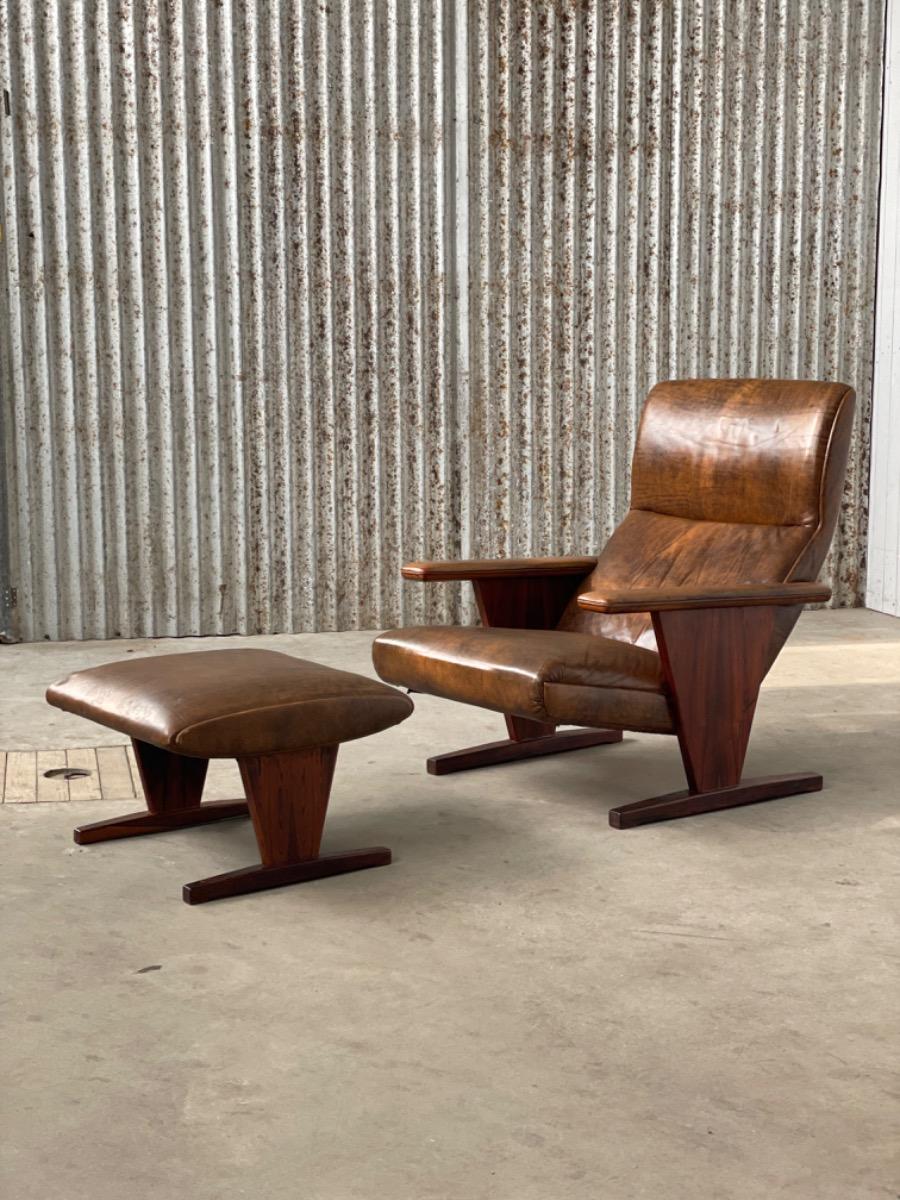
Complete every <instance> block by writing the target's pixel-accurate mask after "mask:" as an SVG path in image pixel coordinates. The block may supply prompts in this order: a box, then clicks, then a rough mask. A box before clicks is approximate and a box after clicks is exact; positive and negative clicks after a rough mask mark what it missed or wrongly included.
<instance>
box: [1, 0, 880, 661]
mask: <svg viewBox="0 0 900 1200" xmlns="http://www.w3.org/2000/svg"><path fill="white" fill-rule="evenodd" d="M883 16H884V6H883V0H860V2H859V3H858V4H854V5H837V6H828V5H822V4H820V3H819V2H818V0H798V2H797V3H796V4H788V3H786V2H785V0H753V2H752V3H748V4H746V5H738V6H734V5H731V4H729V3H728V0H674V2H673V3H663V2H662V0H628V3H627V4H624V5H606V4H603V5H601V4H598V3H597V2H596V0H582V2H579V3H575V2H573V0H562V2H558V0H552V2H551V0H521V3H516V4H512V3H510V0H468V3H467V4H466V5H465V7H464V9H462V10H461V9H460V7H459V6H458V5H453V4H451V3H450V0H426V2H425V3H421V2H419V0H384V3H376V2H375V0H361V3H359V4H356V3H352V2H351V0H338V3H336V4H335V5H332V6H331V7H330V8H329V7H328V6H320V5H310V4H305V3H302V2H301V0H289V2H288V0H285V2H283V3H282V2H280V0H265V2H264V3H261V4H259V5H256V6H252V5H251V6H246V5H243V6H240V7H238V6H236V5H235V4H234V0H222V2H221V3H219V2H216V3H207V2H205V0H201V2H200V3H198V4H196V5H195V4H190V5H187V4H184V3H183V2H182V0H160V2H157V0H146V2H145V0H139V2H138V3H135V0H121V3H118V4H116V5H115V6H111V5H108V4H100V5H88V4H85V3H84V2H83V0H73V3H72V4H70V5H65V6H62V7H58V8H54V7H53V6H52V5H51V6H49V7H48V6H46V5H39V4H38V3H37V0H21V2H20V3H18V4H16V5H6V6H4V7H3V9H2V11H0V46H2V53H0V69H2V73H3V81H4V86H7V84H8V85H9V90H10V96H11V107H12V113H11V118H10V119H9V120H8V121H6V120H4V123H3V132H2V136H0V155H2V188H3V213H4V224H5V227H6V228H5V237H4V247H3V250H2V257H0V265H2V286H3V293H4V298H3V312H4V315H5V317H6V320H5V327H4V330H3V331H2V341H0V346H2V351H0V352H2V355H3V363H2V371H3V381H4V388H5V395H4V402H5V403H6V411H5V413H4V430H5V432H6V451H7V470H8V475H9V485H8V490H9V495H10V499H11V509H12V512H13V516H12V518H11V522H12V524H11V528H10V534H9V537H10V544H11V553H12V556H13V560H14V578H13V579H12V580H11V582H12V583H14V584H15V585H16V586H17V587H18V588H19V593H20V597H21V604H22V621H21V624H22V632H23V634H24V635H25V636H26V637H44V636H52V637H55V636H60V635H62V634H71V635H73V636H102V635H104V634H107V635H114V634H116V633H121V634H125V635H128V634H132V635H133V634H141V633H156V634H164V633H182V634H186V633H195V632H203V633H217V632H246V631H253V630H257V629H262V630H266V631H269V630H277V629H283V628H323V629H325V628H334V627H336V626H343V627H347V626H354V625H356V626H358V625H370V626H371V625H376V626H379V625H387V624H394V623H396V622H398V621H400V620H401V619H403V618H404V617H405V619H407V620H412V621H419V620H423V619H425V618H426V617H427V618H429V619H438V620H447V619H453V618H455V617H456V616H458V615H459V614H460V613H461V612H466V611H468V609H466V608H461V607H460V603H459V597H458V593H457V592H456V590H451V589H443V588H433V589H424V588H415V587H409V588H404V587H403V586H402V585H401V583H400V581H399V578H398V574H397V569H398V567H399V565H400V564H401V562H402V561H403V560H404V559H405V558H412V557H418V556H423V555H442V554H451V553H456V552H457V551H458V549H459V548H460V547H462V549H463V551H464V552H469V553H473V554H476V555H477V554H496V553H505V552H514V553H542V552H554V551H558V550H563V549H579V550H580V549H587V548H588V547H589V546H590V547H591V548H595V547H597V546H598V545H600V544H602V542H603V540H604V538H605V537H606V535H607V534H608V533H609V531H610V529H611V527H612V525H613V523H614V521H615V520H616V519H618V517H620V516H621V512H622V509H623V507H624V504H625V502H626V498H627V494H628V482H629V481H628V473H629V460H630V453H631V445H632V442H633V438H634V429H635V419H636V416H637V413H638V410H639V408H640V404H641V401H642V399H643V396H644V394H645V392H646V389H647V387H648V386H649V385H650V384H651V383H652V382H653V381H654V379H655V378H657V377H659V376H661V375H665V376H673V375H682V376H684V375H689V374H694V373H700V374H722V375H739V374H745V373H757V374H773V375H788V376H791V375H794V376H801V377H810V376H836V377H839V378H843V379H845V380H846V381H847V382H849V383H851V384H853V385H854V386H855V387H856V389H857V392H858V394H859V417H858V421H857V427H856V430H855V433H854V441H853V451H852V459H851V469H850V474H849V476H848V483H847V487H846V490H845V498H844V509H843V513H842V517H841V524H840V531H839V535H838V540H837V543H836V548H835V552H834V555H833V556H832V559H831V560H830V563H829V567H828V572H829V573H830V574H829V576H828V577H829V578H830V579H831V580H832V582H833V583H834V584H835V587H836V597H837V599H838V600H839V601H840V602H844V603H846V602H850V601H852V600H854V599H855V598H857V597H858V596H859V595H860V588H861V579H860V562H861V545H862V537H863V531H864V528H865V519H866V512H865V509H866V472H867V440H866V439H867V436H868V435H867V429H868V410H869V394H868V391H869V385H868V376H869V371H870V363H871V353H872V351H871V320H870V318H869V314H870V310H871V304H872V294H873V281H874V257H873V255H874V250H873V247H874V228H875V203H876V196H875V191H876V184H877V169H876V167H877V130H878V121H879V80H880V62H881V58H880V56H881V39H882V32H883V31H882V21H883ZM451 82H452V86H450V83H451ZM454 120H455V124H454ZM451 131H452V132H451ZM404 608H405V611H404Z"/></svg>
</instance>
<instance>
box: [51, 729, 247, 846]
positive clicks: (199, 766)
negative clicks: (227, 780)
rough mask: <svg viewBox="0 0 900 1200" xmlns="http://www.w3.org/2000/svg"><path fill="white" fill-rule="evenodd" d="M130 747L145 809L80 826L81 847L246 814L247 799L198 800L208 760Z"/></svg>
mask: <svg viewBox="0 0 900 1200" xmlns="http://www.w3.org/2000/svg"><path fill="white" fill-rule="evenodd" d="M132 745H133V746H134V756H135V759H136V760H137V765H138V772H139V774H140V777H141V783H142V785H143V789H144V799H145V800H146V802H147V808H146V811H144V812H136V813H127V814H126V815H124V816H121V817H110V818H109V819H107V820H105V821H94V822H92V823H91V824H90V825H79V826H78V828H77V829H76V830H75V833H74V837H75V841H76V842H77V844H78V845H79V846H89V845H91V844H93V843H96V842H108V841H112V840H114V839H116V838H126V837H141V836H143V835H144V834H148V833H165V832H166V831H168V830H170V829H186V828H188V827H189V826H191V825H205V824H207V823H208V822H209V821H224V820H226V819H228V818H229V817H246V816H247V814H248V810H247V801H246V800H214V801H212V802H210V803H207V804H201V803H200V799H201V796H202V794H203V784H204V781H205V780H206V770H207V767H208V766H209V761H208V759H205V758H187V757H186V756H185V755H183V754H171V753H170V752H169V751H168V750H162V749H160V748H159V746H151V745H150V744H149V742H139V741H133V742H132Z"/></svg>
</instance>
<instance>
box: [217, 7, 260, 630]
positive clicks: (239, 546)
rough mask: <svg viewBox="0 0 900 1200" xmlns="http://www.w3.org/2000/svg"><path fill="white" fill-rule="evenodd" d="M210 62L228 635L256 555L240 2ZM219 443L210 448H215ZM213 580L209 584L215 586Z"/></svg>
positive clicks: (223, 593) (241, 612)
mask: <svg viewBox="0 0 900 1200" xmlns="http://www.w3.org/2000/svg"><path fill="white" fill-rule="evenodd" d="M207 13H208V21H207V28H208V29H209V30H210V33H211V38H210V63H211V64H215V73H214V74H213V73H212V71H211V72H210V74H211V81H210V87H211V92H212V94H213V95H214V97H215V102H214V106H213V109H212V113H211V120H212V130H213V170H212V183H213V188H214V191H215V194H216V196H217V197H218V204H217V206H216V209H215V214H216V220H215V247H216V279H215V288H216V332H217V345H218V353H217V356H216V357H217V370H218V385H219V404H218V409H219V421H220V430H222V433H221V434H220V442H219V446H218V451H217V452H218V453H219V455H220V456H221V462H222V480H223V485H224V486H223V490H222V494H221V499H220V504H219V529H218V536H219V538H220V539H221V545H222V574H221V576H220V577H219V578H218V579H217V580H216V581H215V583H216V588H217V590H218V593H219V613H220V622H221V629H222V632H234V633H246V632H247V631H248V628H250V621H249V617H248V594H247V579H248V569H247V567H248V563H247V559H248V554H247V549H246V529H247V523H246V515H245V514H246V503H245V494H246V480H247V469H246V463H245V459H244V422H245V419H246V418H245V388H244V359H243V348H242V344H241V325H242V313H243V303H242V299H243V287H242V257H241V237H240V199H241V191H242V176H241V171H240V166H239V158H238V123H239V121H240V120H241V119H242V114H241V113H240V112H239V108H238V93H237V76H236V72H235V63H234V48H235V44H236V41H235V22H234V12H233V9H232V0H224V3H223V4H221V5H218V4H217V5H213V6H211V7H210V8H208V10H207ZM215 452H216V451H214V450H213V449H212V448H211V449H210V453H215ZM208 586H209V583H208V582H207V587H208Z"/></svg>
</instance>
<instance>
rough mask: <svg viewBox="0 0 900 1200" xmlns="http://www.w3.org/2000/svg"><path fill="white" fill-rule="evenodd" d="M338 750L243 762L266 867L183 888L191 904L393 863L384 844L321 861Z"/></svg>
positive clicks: (328, 748) (229, 873) (240, 761)
mask: <svg viewBox="0 0 900 1200" xmlns="http://www.w3.org/2000/svg"><path fill="white" fill-rule="evenodd" d="M337 750H338V748H337V746H316V747H314V748H313V749H310V750H301V751H298V752H297V753H292V754H266V755H255V756H252V757H246V758H239V759H238V765H239V766H240V768H241V776H242V778H243V780H244V787H245V789H246V791H247V800H248V802H249V806H250V816H251V818H252V819H253V828H254V830H255V831H256V841H257V843H258V845H259V856H260V859H261V860H262V861H261V865H259V866H253V867H244V868H242V869H241V870H239V871H227V872H226V873H225V874H224V875H212V876H210V877H209V879H198V880H197V881H196V882H194V883H186V884H185V885H184V892H183V895H184V900H185V903H187V904H204V903H205V902H206V901H207V900H221V899H223V898H224V897H226V896H239V895H242V894H243V893H245V892H261V891H265V890H267V889H268V888H275V887H283V886H284V885H285V884H288V883H305V882H306V881H307V880H310V879H323V878H324V877H325V876H327V875H342V874H344V873H346V872H347V871H361V870H363V869H364V868H366V867H383V866H386V865H387V864H388V863H389V862H390V861H391V852H390V850H388V849H387V848H386V847H385V846H374V847H371V848H369V849H367V850H350V851H347V852H346V853H344V854H327V855H325V856H324V857H319V846H320V845H321V842H322V829H323V827H324V825H325V812H326V810H327V808H328V797H329V794H330V792H331V780H332V777H333V775H334V764H335V759H336V758H337Z"/></svg>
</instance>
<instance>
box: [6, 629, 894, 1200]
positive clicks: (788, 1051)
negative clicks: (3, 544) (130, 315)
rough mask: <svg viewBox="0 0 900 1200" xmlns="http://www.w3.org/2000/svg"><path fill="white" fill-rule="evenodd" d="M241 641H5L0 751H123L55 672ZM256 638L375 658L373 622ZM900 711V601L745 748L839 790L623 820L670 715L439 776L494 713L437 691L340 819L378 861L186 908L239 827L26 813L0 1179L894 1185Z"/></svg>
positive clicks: (326, 653)
mask: <svg viewBox="0 0 900 1200" xmlns="http://www.w3.org/2000/svg"><path fill="white" fill-rule="evenodd" d="M239 641H240V639H206V640H204V641H202V642H197V641H180V642H178V643H174V644H173V643H171V642H170V643H166V642H153V643H116V644H111V643H106V644H98V643H93V644H87V643H81V644H70V645H49V644H42V645H28V646H13V647H0V663H2V665H3V668H4V673H3V674H4V683H5V688H4V695H3V697H2V700H0V705H2V708H0V720H2V734H0V748H5V749H29V748H36V749H38V748H42V747H45V746H50V747H53V748H56V747H60V746H64V745H79V746H84V745H88V744H91V740H92V738H93V739H95V740H96V743H97V744H101V745H102V744H109V742H110V737H109V734H108V733H104V732H103V731H102V730H99V729H95V728H93V727H91V726H90V725H88V724H87V723H85V722H82V721H79V720H76V719H73V718H70V717H66V716H65V715H63V714H62V713H58V712H56V711H55V710H51V709H49V708H46V707H45V706H44V705H43V703H42V701H41V699H40V696H41V692H42V689H43V687H44V685H45V684H46V683H47V682H48V681H49V680H52V679H53V678H55V677H56V676H58V675H60V674H63V673H64V672H65V671H67V670H69V669H71V668H74V667H78V666H82V665H87V664H91V663H97V662H102V661H106V660H108V659H110V658H114V657H116V656H118V655H122V654H125V653H128V652H133V653H159V652H166V651H170V650H173V649H174V650H189V649H193V648H203V649H206V648H213V647H215V646H218V645H220V644H231V643H237V642H239ZM254 641H255V643H256V644H259V645H270V646H276V647H283V648H285V649H287V650H289V651H291V652H293V653H297V654H301V655H306V656H309V657H315V658H318V659H321V660H322V661H324V662H328V663H332V664H334V665H336V666H342V667H350V668H353V669H357V670H362V671H368V670H369V660H368V646H369V642H370V637H369V636H368V635H365V634H332V635H317V636H296V637H281V638H259V639H254ZM244 644H246V643H244ZM898 731H900V622H898V621H897V620H894V619H891V618H889V617H883V616H879V615H877V614H873V613H863V612H816V613H810V614H808V615H807V616H805V617H804V618H803V620H802V622H801V624H800V626H799V628H798V630H797V632H796V633H795V635H794V637H793V638H792V640H791V642H790V643H789V644H788V647H787V648H786V650H785V652H784V653H783V655H782V657H781V659H780V660H779V662H778V664H777V666H776V668H775V670H774V671H773V673H772V675H771V676H770V678H769V680H768V681H767V683H766V686H765V690H764V695H763V697H762V699H761V702H760V708H759V715H758V719H757V723H756V728H755V733H754V737H753V741H752V744H751V749H750V755H749V761H748V768H747V769H748V773H749V774H763V773H771V772H777V771H795V770H804V769H819V770H821V771H823V773H824V774H825V776H826V790H825V791H824V792H822V793H820V794H817V795H808V796H798V797H795V798H792V799H787V800H778V801H773V802H771V803H768V804H761V805H756V806H754V807H749V808H744V809H740V810H735V811H733V812H730V813H722V814H716V815H709V816H706V817H699V818H694V819H691V820H686V821H680V822H673V823H670V824H664V825H657V826H651V827H648V828H645V829H639V830H634V831H631V832H616V831H613V830H612V829H610V828H609V827H608V825H607V823H606V810H607V809H608V808H609V807H610V806H611V805H612V804H614V803H617V802H622V801H628V800H637V799H640V798H642V797H644V796H649V795H654V794H656V793H659V792H664V791H667V790H670V789H673V788H676V787H681V786H682V776H681V772H680V763H679V758H678V752H677V748H676V745H675V743H674V741H673V740H671V739H666V738H661V737H650V736H629V737H628V739H627V741H626V742H625V743H623V744H622V745H620V746H612V747H602V748H596V749H593V750H586V751H581V752H579V753H576V754H571V755H565V756H561V757H559V758H557V759H544V760H542V761H541V760H538V761H535V762H532V763H522V764H516V765H512V766H504V767H497V768H492V769H490V770H484V771H479V772H472V773H468V774H461V775H457V776H451V777H448V778H444V779H435V778H432V777H430V776H428V775H426V774H425V772H424V769H423V764H422V760H423V758H424V757H425V756H426V754H428V753H433V752H436V751H440V750H444V749H452V748H457V747H460V746H463V745H466V744H470V743H474V742H478V741H482V740H487V739H489V738H492V737H496V736H499V723H498V718H496V717H493V716H491V715H490V714H487V713H480V712H477V711H474V710H467V709H465V708H463V707H461V706H455V705H453V704H449V703H446V702H444V701H440V700H434V699H431V698H429V697H418V698H417V711H416V713H415V714H414V715H413V717H412V718H411V719H410V720H409V721H408V722H407V723H406V724H405V725H403V726H400V727H399V728H397V729H393V730H390V731H388V732H387V733H385V734H382V735H380V736H379V737H376V738H372V739H369V740H367V741H364V742H357V743H351V744H349V745H347V746H345V747H344V748H343V749H342V751H341V756H340V758H339V760H338V771H337V777H336V781H335V789H334V796H333V806H332V816H331V817H330V820H329V825H328V827H327V832H326V840H327V843H328V844H329V845H330V846H331V847H332V848H338V847H352V846H365V845H371V844H379V843H383V844H385V845H389V846H391V847H392V848H393V850H394V855H395V862H394V865H393V866H391V867H389V868H386V869H381V870H375V871H370V872H365V873H361V874H357V875H349V876H346V877H343V878H339V879H332V880H326V881H322V882H319V883H314V884H308V885H305V886H302V887H294V888H287V889H284V890H282V891H279V892H270V893H263V894H259V895H256V896H249V897H245V898H241V899H236V900H231V901H223V902H220V903H217V904H210V905H207V906H203V907H200V908H188V907H187V906H186V905H184V904H183V903H182V902H181V898H180V890H181V884H182V883H183V882H184V881H186V880H190V879H194V878H197V877H199V876H203V875H208V874H211V873H213V872H215V871H223V870H228V869H231V868H233V867H237V866H240V865H243V864H245V863H248V862H250V861H252V860H253V858H254V843H253V838H252V833H251V830H250V828H249V826H248V825H247V824H246V823H241V822H231V823H228V824H225V825H220V826H218V827H216V826H212V827H210V828H207V829H198V830H190V831H185V832H182V833H178V834H171V835H165V836H160V837H156V838H147V839H135V840H133V841H125V842H119V843H112V844H109V845H106V846H96V847H87V848H84V849H79V848H77V847H75V846H73V844H72V842H71V839H70V829H71V827H72V826H73V825H74V824H76V822H77V821H83V820H86V819H87V820H89V819H92V818H96V817H97V816H99V815H104V814H105V813H109V812H110V811H111V810H110V808H109V804H108V802H107V803H106V804H104V802H102V801H101V802H97V803H94V804H77V805H76V804H74V803H71V804H47V805H21V806H14V805H7V806H4V809H3V810H0V820H2V822H3V824H4V825H5V835H6V836H5V837H4V838H3V841H2V845H3V854H4V858H5V860H6V861H5V867H4V873H3V884H2V897H0V903H2V912H3V914H4V920H3V940H4V948H5V954H4V956H3V962H4V971H3V974H4V976H5V980H4V990H5V993H6V996H7V1000H6V1016H5V1022H4V1024H5V1037H4V1041H3V1048H2V1062H0V1069H2V1071H3V1077H4V1079H5V1084H4V1086H3V1089H2V1093H0V1141H2V1144H3V1151H4V1155H5V1158H4V1165H3V1167H2V1174H0V1193H2V1194H3V1195H4V1196H9V1197H10V1198H12V1197H15V1200H48V1198H49V1197H53V1198H54V1200H126V1198H127V1200H150V1198H152V1200H173V1198H174V1197H182V1196H183V1197H189V1198H190V1200H222V1198H224V1197H228V1198H230V1197H239V1196H248V1197H253V1198H254V1200H282V1198H284V1200H294V1198H299V1197H303V1198H304V1200H638V1198H645V1197H646V1198H647V1200H772V1198H773V1197H785V1198H789V1200H863V1198H869V1197H871V1198H873V1200H875V1198H876V1197H877V1198H885V1200H896V1197H897V1196H898V1195H900V1157H898V1139H900V1085H898V1077H897V1066H898V1055H897V1044H898V1033H900V986H898V985H900V950H898V941H897V932H896V914H897V912H898V909H900V894H898V893H900V887H898V875H900V794H898V787H897V779H898V775H900V740H898Z"/></svg>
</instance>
